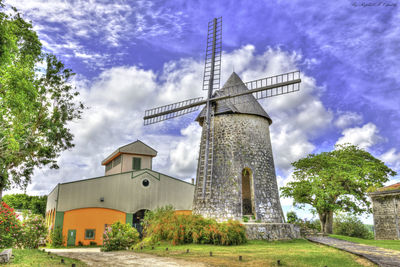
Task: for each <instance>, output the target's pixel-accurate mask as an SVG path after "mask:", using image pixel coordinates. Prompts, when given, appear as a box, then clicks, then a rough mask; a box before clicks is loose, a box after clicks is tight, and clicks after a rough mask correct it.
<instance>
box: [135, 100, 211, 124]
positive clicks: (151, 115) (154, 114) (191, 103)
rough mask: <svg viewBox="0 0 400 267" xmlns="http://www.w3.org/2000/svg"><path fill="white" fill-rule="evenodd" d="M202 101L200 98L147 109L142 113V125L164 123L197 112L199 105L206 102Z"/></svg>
mask: <svg viewBox="0 0 400 267" xmlns="http://www.w3.org/2000/svg"><path fill="white" fill-rule="evenodd" d="M202 99H203V98H202V97H196V98H191V99H188V100H185V101H181V102H177V103H174V104H169V105H165V106H161V107H157V108H153V109H148V110H146V111H145V112H144V117H143V119H144V125H149V124H153V123H157V122H160V121H165V120H168V119H172V118H175V117H179V116H182V115H185V114H188V113H191V112H194V111H197V110H198V109H199V108H200V106H201V105H203V104H205V103H206V102H207V101H205V100H204V101H202Z"/></svg>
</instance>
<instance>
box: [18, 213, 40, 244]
mask: <svg viewBox="0 0 400 267" xmlns="http://www.w3.org/2000/svg"><path fill="white" fill-rule="evenodd" d="M46 235H47V227H46V222H45V220H44V218H43V216H42V215H33V214H30V215H29V216H28V217H27V219H26V220H25V221H24V222H23V224H22V228H21V235H20V239H19V240H18V243H19V246H20V247H24V248H30V249H32V248H38V247H39V245H41V244H44V243H45V239H46Z"/></svg>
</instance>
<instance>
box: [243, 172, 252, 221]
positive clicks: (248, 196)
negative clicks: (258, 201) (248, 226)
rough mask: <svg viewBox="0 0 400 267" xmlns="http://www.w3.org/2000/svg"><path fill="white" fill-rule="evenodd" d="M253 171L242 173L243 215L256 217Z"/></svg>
mask: <svg viewBox="0 0 400 267" xmlns="http://www.w3.org/2000/svg"><path fill="white" fill-rule="evenodd" d="M252 178H253V177H252V175H251V170H250V169H248V168H245V169H243V171H242V210H243V215H254V193H253V180H252Z"/></svg>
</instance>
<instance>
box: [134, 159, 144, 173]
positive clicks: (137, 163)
mask: <svg viewBox="0 0 400 267" xmlns="http://www.w3.org/2000/svg"><path fill="white" fill-rule="evenodd" d="M141 163H142V159H141V158H133V159H132V169H133V170H135V171H138V170H140V169H141V167H142V166H141Z"/></svg>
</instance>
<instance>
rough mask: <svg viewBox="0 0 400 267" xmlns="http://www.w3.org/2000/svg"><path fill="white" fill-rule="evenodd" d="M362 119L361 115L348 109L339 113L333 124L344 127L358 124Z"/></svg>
mask: <svg viewBox="0 0 400 267" xmlns="http://www.w3.org/2000/svg"><path fill="white" fill-rule="evenodd" d="M362 121H363V117H362V115H360V114H358V113H355V112H350V111H348V112H341V113H339V118H337V120H336V121H335V122H334V124H335V126H336V127H338V128H341V129H344V128H347V127H349V126H354V125H359V124H361V123H362Z"/></svg>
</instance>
